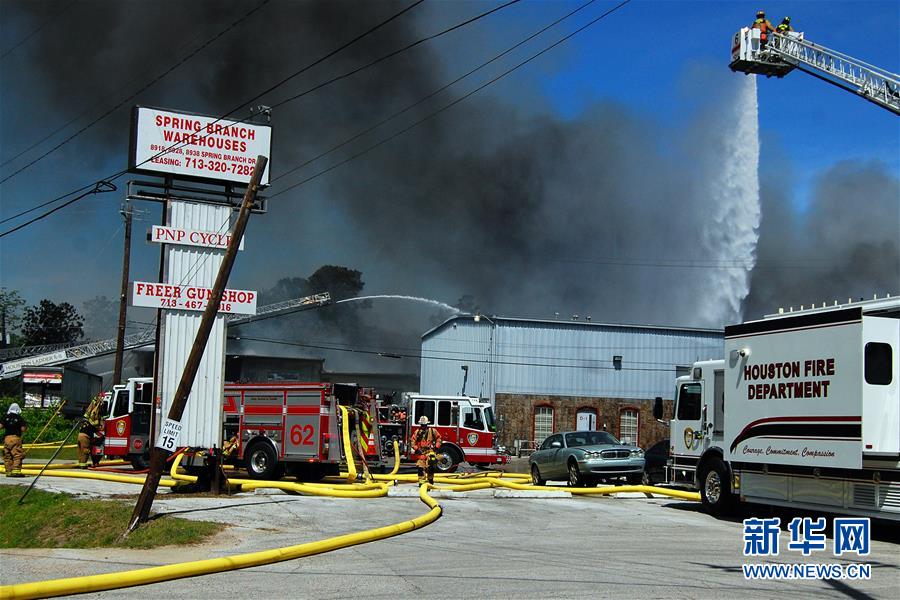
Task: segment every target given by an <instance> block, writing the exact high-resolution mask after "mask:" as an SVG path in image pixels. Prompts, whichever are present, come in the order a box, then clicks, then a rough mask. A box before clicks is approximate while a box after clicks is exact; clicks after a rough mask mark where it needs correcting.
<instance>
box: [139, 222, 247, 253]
mask: <svg viewBox="0 0 900 600" xmlns="http://www.w3.org/2000/svg"><path fill="white" fill-rule="evenodd" d="M148 240H149V241H151V242H155V243H157V244H177V245H179V246H197V247H199V248H216V249H219V250H226V249H227V248H228V244H229V243H230V242H231V233H219V232H217V231H197V230H194V229H181V228H179V227H162V226H160V225H154V226H153V227H151V228H150V234H149V235H148ZM243 249H244V238H241V243H240V245H239V246H238V250H243Z"/></svg>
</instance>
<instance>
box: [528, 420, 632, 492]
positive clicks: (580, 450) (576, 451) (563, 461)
mask: <svg viewBox="0 0 900 600" xmlns="http://www.w3.org/2000/svg"><path fill="white" fill-rule="evenodd" d="M530 464H531V479H532V481H533V483H534V484H535V485H544V483H545V482H546V481H547V480H548V479H556V480H558V479H565V480H568V482H569V485H570V486H573V487H580V486H594V485H597V484H598V483H599V482H601V481H611V480H615V479H620V478H623V477H624V478H625V479H626V480H627V481H628V483H630V484H634V485H639V484H640V483H641V477H642V475H643V473H644V451H643V450H641V449H640V448H638V447H637V446H631V445H628V444H623V443H621V442H620V441H619V440H617V439H616V438H615V437H613V436H612V435H610V434H609V433H607V432H605V431H566V432H560V433H554V434H553V435H551V436H549V437H548V438H547V439H545V440H544V442H543V443H542V444H541V447H540V448H539V449H538V450H536V451H535V452H534V453H533V454H532V455H531V460H530Z"/></svg>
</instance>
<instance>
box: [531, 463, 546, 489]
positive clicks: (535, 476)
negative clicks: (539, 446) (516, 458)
mask: <svg viewBox="0 0 900 600" xmlns="http://www.w3.org/2000/svg"><path fill="white" fill-rule="evenodd" d="M531 483H532V484H534V485H544V484H545V483H547V481H546V480H544V479H542V478H541V470H540V469H538V466H537V465H531Z"/></svg>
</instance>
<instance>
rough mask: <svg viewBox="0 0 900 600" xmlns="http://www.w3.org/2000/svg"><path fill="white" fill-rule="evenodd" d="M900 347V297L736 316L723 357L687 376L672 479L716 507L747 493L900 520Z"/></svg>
mask: <svg viewBox="0 0 900 600" xmlns="http://www.w3.org/2000/svg"><path fill="white" fill-rule="evenodd" d="M898 351H900V297H893V298H887V299H883V300H869V301H865V302H855V303H848V304H845V305H840V306H831V307H827V308H826V307H819V308H810V309H805V310H800V311H793V312H789V313H786V314H785V313H783V312H782V313H779V314H776V315H768V316H766V317H765V318H764V319H762V320H759V321H750V322H747V323H743V324H740V325H733V326H730V327H726V328H725V356H726V358H725V360H711V361H703V362H697V363H695V364H694V365H693V368H692V371H691V374H690V375H689V376H684V377H679V378H678V379H677V382H676V393H675V409H674V418H673V419H672V420H671V422H670V439H671V456H670V460H669V465H668V467H667V476H668V477H667V479H668V481H669V482H672V483H675V484H681V485H686V486H690V487H693V488H699V490H700V493H701V497H702V500H703V504H704V505H705V506H706V507H707V508H708V509H709V510H710V512H712V513H714V514H717V513H720V512H722V511H723V510H725V509H727V508H728V507H729V505H730V504H731V503H732V501H733V500H735V499H740V500H741V501H746V502H756V503H762V504H770V505H779V506H794V507H799V508H807V509H816V510H830V511H835V512H841V513H847V514H855V515H863V516H870V517H879V518H883V519H892V520H900V367H898ZM654 412H655V413H656V417H657V418H660V417H661V416H662V401H661V399H657V402H656V405H655V406H654Z"/></svg>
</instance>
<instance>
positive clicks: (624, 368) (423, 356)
mask: <svg viewBox="0 0 900 600" xmlns="http://www.w3.org/2000/svg"><path fill="white" fill-rule="evenodd" d="M228 339H236V340H250V341H254V342H263V343H270V344H280V345H284V346H296V347H300V348H314V349H318V350H331V351H334V352H350V353H353V354H369V355H376V356H385V355H388V356H389V357H391V358H393V357H397V356H399V357H400V358H412V359H418V360H422V359H425V360H443V361H447V362H457V363H459V362H462V363H467V364H480V363H485V362H486V363H488V364H491V365H509V366H516V367H546V368H553V369H587V370H596V371H646V372H654V373H674V372H675V366H674V365H673V366H672V367H670V368H653V367H628V366H622V367H615V366H608V367H606V366H600V365H571V364H549V363H538V362H515V361H505V360H491V359H488V360H482V359H477V358H476V359H471V358H466V359H463V358H451V357H443V356H429V355H427V354H422V353H418V354H403V353H397V352H386V351H382V352H379V351H376V350H359V349H355V348H341V347H337V346H326V345H319V344H303V343H300V342H288V341H285V340H276V339H271V338H258V337H251V336H239V337H232V336H228ZM566 360H580V359H566Z"/></svg>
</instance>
